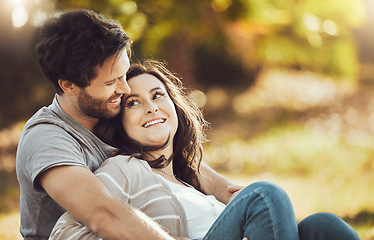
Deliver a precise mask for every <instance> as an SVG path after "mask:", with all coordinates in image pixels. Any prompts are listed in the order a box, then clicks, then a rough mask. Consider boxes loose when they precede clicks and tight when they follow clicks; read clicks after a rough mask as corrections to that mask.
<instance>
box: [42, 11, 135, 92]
mask: <svg viewBox="0 0 374 240" xmlns="http://www.w3.org/2000/svg"><path fill="white" fill-rule="evenodd" d="M129 46H130V40H129V37H128V35H127V34H126V32H125V31H124V30H123V28H122V26H121V24H120V23H119V22H117V21H115V20H113V19H105V18H104V17H103V16H102V15H100V14H98V13H96V12H94V11H91V10H87V9H80V10H74V11H68V12H65V13H63V14H61V15H60V16H58V17H53V18H50V19H49V20H48V21H47V22H46V23H45V24H44V26H43V27H42V29H41V31H40V39H39V43H38V44H37V45H36V51H37V56H38V61H39V65H40V67H41V69H42V70H43V72H44V74H45V75H46V77H47V78H48V79H49V80H50V81H51V82H52V83H53V85H54V87H55V89H56V92H57V93H58V94H61V93H63V92H62V89H61V88H60V86H59V85H58V80H59V79H63V80H68V81H71V82H73V83H74V84H75V85H77V86H78V87H81V88H84V87H87V86H88V85H89V84H90V81H91V80H92V79H94V78H95V77H96V76H97V73H96V72H95V67H96V66H102V65H103V64H104V62H105V61H106V60H107V59H108V58H109V57H111V56H115V58H117V57H118V56H119V55H120V54H121V53H122V52H123V51H124V50H125V49H126V48H127V49H128V48H129Z"/></svg>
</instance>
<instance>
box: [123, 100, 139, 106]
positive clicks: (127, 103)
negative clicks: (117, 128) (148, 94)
mask: <svg viewBox="0 0 374 240" xmlns="http://www.w3.org/2000/svg"><path fill="white" fill-rule="evenodd" d="M138 104H139V101H138V100H135V99H131V100H129V101H127V102H126V104H125V105H126V107H133V106H136V105H138Z"/></svg>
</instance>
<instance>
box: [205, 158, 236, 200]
mask: <svg viewBox="0 0 374 240" xmlns="http://www.w3.org/2000/svg"><path fill="white" fill-rule="evenodd" d="M200 173H201V174H200V175H199V182H200V185H201V188H202V191H203V192H204V193H205V194H208V195H214V196H215V197H216V199H217V200H218V201H220V202H222V203H224V204H228V203H229V202H230V200H231V199H232V198H233V197H234V196H235V195H236V194H237V193H238V192H239V191H240V190H241V189H242V188H243V187H240V186H237V185H235V184H234V183H233V182H231V181H230V180H229V179H227V178H225V177H224V176H222V175H220V174H218V173H217V172H216V171H214V170H213V169H212V168H210V167H209V166H208V165H207V164H205V163H204V162H202V163H201V166H200Z"/></svg>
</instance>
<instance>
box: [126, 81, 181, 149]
mask: <svg viewBox="0 0 374 240" xmlns="http://www.w3.org/2000/svg"><path fill="white" fill-rule="evenodd" d="M128 84H129V87H130V89H131V92H130V94H128V95H125V96H124V101H123V102H124V112H123V118H122V122H123V126H124V129H125V131H126V133H127V135H128V136H129V137H130V138H131V139H133V140H135V141H137V142H138V143H140V144H141V145H143V146H158V145H162V144H164V143H165V142H166V141H167V139H168V138H169V137H170V141H169V144H168V146H167V147H166V148H165V149H168V150H169V151H170V152H169V153H163V154H165V155H166V154H171V153H172V151H173V149H172V148H173V144H170V143H172V142H173V139H174V135H175V133H176V131H177V128H178V117H177V113H176V111H175V106H174V103H173V101H172V100H171V99H170V97H169V95H168V93H167V91H166V89H165V86H164V84H163V83H162V82H161V81H160V80H158V79H157V78H156V77H155V76H153V75H150V74H141V75H138V76H136V77H133V78H131V79H129V80H128Z"/></svg>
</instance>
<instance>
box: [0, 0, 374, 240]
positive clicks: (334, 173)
mask: <svg viewBox="0 0 374 240" xmlns="http://www.w3.org/2000/svg"><path fill="white" fill-rule="evenodd" d="M77 7H84V8H90V9H93V10H96V11H98V12H100V13H102V14H103V15H105V16H106V17H108V18H114V19H117V20H119V21H120V22H121V23H122V24H123V27H124V29H125V30H126V31H127V32H128V34H129V35H130V38H131V39H132V41H133V45H132V61H141V60H142V59H145V58H153V59H158V60H165V61H166V62H167V63H168V67H169V68H170V69H171V70H172V71H174V72H177V73H178V74H180V75H181V76H183V81H184V84H185V85H186V86H187V87H188V88H189V89H190V90H191V91H190V93H189V94H190V96H191V98H192V99H193V100H194V101H195V102H196V104H198V106H200V107H201V108H202V109H203V111H204V114H205V117H206V119H207V120H208V121H209V122H210V123H211V125H210V127H211V129H209V130H208V132H207V137H208V139H209V141H208V142H207V143H206V144H205V155H204V160H205V161H206V162H208V163H209V164H210V165H211V166H212V167H213V168H215V169H216V170H217V171H219V172H220V173H222V174H225V175H226V176H228V177H229V178H231V179H233V180H234V181H235V182H236V183H238V184H242V185H247V184H249V183H251V182H253V181H256V180H270V181H273V182H276V183H277V184H279V185H281V186H282V187H283V188H284V189H285V190H286V191H287V192H288V193H289V195H290V197H291V201H292V202H293V203H294V206H295V212H296V215H297V218H298V219H299V220H301V219H302V218H303V217H305V216H307V215H309V214H312V213H314V212H317V211H329V212H334V213H336V214H338V215H339V216H341V217H343V218H344V219H345V220H346V221H347V222H348V223H350V224H351V225H352V226H353V227H354V228H355V229H356V230H357V231H358V232H359V234H360V236H361V238H362V239H374V202H373V199H374V193H373V191H372V189H373V188H372V186H373V183H374V171H373V170H374V161H373V159H374V146H373V143H374V141H373V140H374V137H373V133H374V97H373V94H372V93H373V86H374V31H373V29H374V2H373V1H372V0H344V1H341V0H323V1H322V0H303V1H295V0H158V1H156V0H143V1H126V0H2V1H1V2H0V19H1V20H0V226H1V227H0V229H1V230H0V238H1V239H17V238H20V236H19V233H18V228H19V208H18V204H19V200H18V198H19V190H18V183H17V181H16V177H15V152H16V147H17V142H18V139H19V136H20V133H21V131H22V128H23V126H24V124H25V122H26V120H27V119H28V118H29V117H30V116H31V115H32V114H33V113H35V112H36V111H37V110H38V109H39V108H40V107H41V106H44V105H49V104H50V102H51V100H52V97H53V88H52V86H51V85H50V84H49V82H48V81H47V80H46V79H45V77H44V76H43V75H42V73H41V71H40V69H39V67H38V65H37V62H36V58H35V50H34V45H35V43H36V41H37V38H38V30H39V28H40V26H41V25H42V24H43V22H44V21H45V19H47V18H48V17H49V16H51V15H55V14H59V13H60V12H61V11H62V10H67V9H72V8H77ZM3 229H4V230H3Z"/></svg>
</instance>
